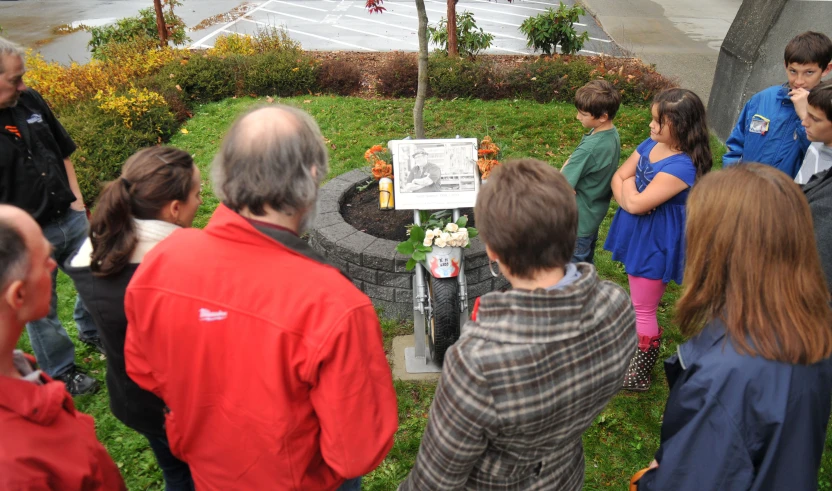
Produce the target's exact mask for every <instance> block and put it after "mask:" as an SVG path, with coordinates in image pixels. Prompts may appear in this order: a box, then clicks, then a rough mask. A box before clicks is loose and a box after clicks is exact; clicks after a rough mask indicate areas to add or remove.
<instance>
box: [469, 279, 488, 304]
mask: <svg viewBox="0 0 832 491" xmlns="http://www.w3.org/2000/svg"><path fill="white" fill-rule="evenodd" d="M490 291H492V290H491V281H481V282H479V283H474V284H473V285H468V298H476V297H481V296H483V295H485V294H486V293H488V292H490ZM472 305H473V304H472Z"/></svg>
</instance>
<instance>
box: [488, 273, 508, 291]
mask: <svg viewBox="0 0 832 491" xmlns="http://www.w3.org/2000/svg"><path fill="white" fill-rule="evenodd" d="M509 288H511V283H509V282H508V280H507V279H506V277H505V276H500V277H499V278H494V284H493V285H492V286H491V291H492V292H496V291H500V290H508V289H509Z"/></svg>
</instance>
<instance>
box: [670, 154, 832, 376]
mask: <svg viewBox="0 0 832 491" xmlns="http://www.w3.org/2000/svg"><path fill="white" fill-rule="evenodd" d="M812 230H813V227H812V214H811V212H810V210H809V205H808V204H807V202H806V198H805V197H804V196H803V193H802V192H801V190H800V187H799V186H798V185H797V184H795V183H794V181H792V180H791V178H789V176H787V175H786V174H784V173H782V172H780V171H779V170H777V169H775V168H774V167H771V166H768V165H762V164H755V163H749V164H746V165H735V166H732V167H729V168H727V169H725V170H722V171H719V172H713V173H711V174H708V175H706V176H705V177H703V178H702V179H701V180H700V181H699V182H698V183H697V184H696V185H695V186H693V189H692V190H691V192H690V196H689V197H688V203H687V229H686V234H685V235H686V237H687V252H686V258H685V262H686V264H685V278H684V279H685V281H684V292H683V293H682V296H681V298H680V299H679V301H678V302H677V304H676V319H677V321H678V323H679V325H680V328H681V330H682V333H683V334H685V335H686V336H693V335H695V334H696V333H698V332H699V330H700V329H701V328H702V326H703V324H704V323H706V322H710V321H711V320H715V319H719V320H721V321H723V323H724V324H725V327H726V331H727V333H728V337H729V338H730V340H731V342H732V343H733V345H734V347H735V349H736V350H737V351H738V352H740V353H748V354H751V355H754V354H759V355H760V356H762V357H763V358H766V359H769V360H775V361H781V362H785V363H792V364H812V363H815V362H818V361H820V360H822V359H825V358H827V357H828V356H829V355H830V354H832V310H830V308H829V292H828V291H827V289H826V281H825V280H824V277H823V272H822V269H821V265H820V259H819V257H818V251H817V247H816V245H815V236H814V233H813V231H812Z"/></svg>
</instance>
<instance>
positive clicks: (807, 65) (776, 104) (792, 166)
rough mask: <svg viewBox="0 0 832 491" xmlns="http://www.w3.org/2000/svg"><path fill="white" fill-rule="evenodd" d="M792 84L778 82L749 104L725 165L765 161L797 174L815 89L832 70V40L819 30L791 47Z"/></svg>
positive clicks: (731, 140) (730, 142) (788, 67)
mask: <svg viewBox="0 0 832 491" xmlns="http://www.w3.org/2000/svg"><path fill="white" fill-rule="evenodd" d="M784 58H785V66H786V75H787V76H788V79H789V82H788V85H786V84H783V85H775V86H773V87H769V88H767V89H765V90H763V91H761V92H758V93H757V94H755V95H754V96H753V97H752V98H751V100H749V101H748V103H746V105H745V107H744V108H743V110H742V112H741V113H740V117H739V119H738V120H737V125H736V127H734V131H732V132H731V136H729V137H728V140H727V141H726V142H725V145H726V146H727V147H728V152H727V153H726V154H725V156H723V157H722V164H723V165H726V166H728V165H732V164H736V163H738V162H743V161H745V162H760V163H763V164H768V165H771V166H773V167H776V168H777V169H780V170H781V171H783V172H785V173H786V174H788V175H789V176H791V177H792V178H794V177H795V176H796V175H797V171H798V170H799V169H800V165H801V163H802V162H803V157H804V156H805V154H806V149H807V148H809V140H808V139H807V137H806V129H805V128H803V126H801V121H802V120H803V119H804V118H805V117H806V115H807V102H806V99H807V97H808V96H809V91H810V90H812V88H814V87H815V86H816V85H817V84H819V83H820V81H821V79H822V78H823V77H824V76H826V75H827V74H828V73H829V72H830V70H832V65H830V61H832V40H830V39H829V37H828V36H826V35H825V34H822V33H819V32H812V31H808V32H804V33H803V34H800V35H798V36H796V37H795V38H794V39H792V40H791V41H789V44H787V45H786V51H785V56H784Z"/></svg>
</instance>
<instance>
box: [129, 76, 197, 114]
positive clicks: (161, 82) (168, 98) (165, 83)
mask: <svg viewBox="0 0 832 491" xmlns="http://www.w3.org/2000/svg"><path fill="white" fill-rule="evenodd" d="M178 66H179V62H175V64H170V65H167V66H165V67H162V70H161V71H160V72H159V73H157V74H156V75H152V76H149V77H145V78H143V79H141V80H139V81H137V82H136V86H137V87H144V88H146V89H149V90H152V91H154V92H157V93H159V94H161V95H162V97H164V98H165V102H167V105H168V108H170V112H171V113H173V115H174V117H175V118H176V120H177V121H178V122H180V123H184V122H185V121H187V120H188V118H190V117H191V116H193V113H192V112H191V110H190V108H189V107H188V104H187V102H186V101H185V99H184V92H183V91H182V90H181V88H179V89H177V88H176V85H177V84H176V80H175V78H176V75H175V73H176V70H177V67H178ZM171 75H173V76H171Z"/></svg>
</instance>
